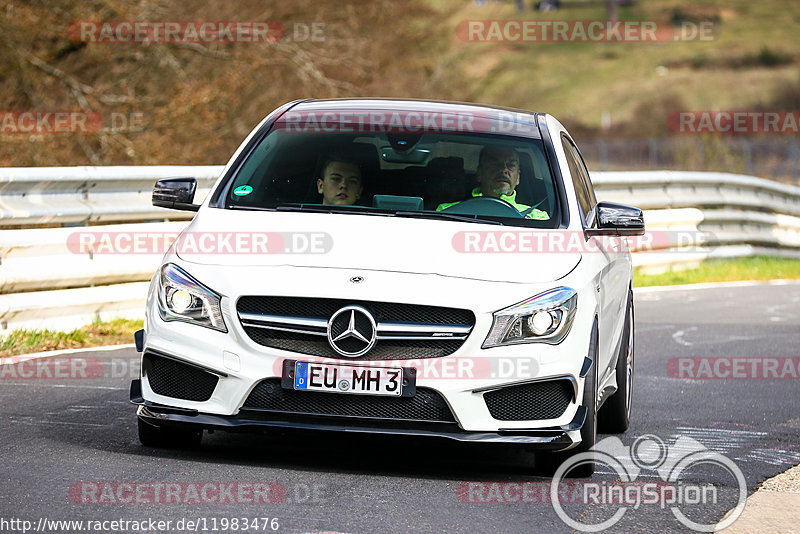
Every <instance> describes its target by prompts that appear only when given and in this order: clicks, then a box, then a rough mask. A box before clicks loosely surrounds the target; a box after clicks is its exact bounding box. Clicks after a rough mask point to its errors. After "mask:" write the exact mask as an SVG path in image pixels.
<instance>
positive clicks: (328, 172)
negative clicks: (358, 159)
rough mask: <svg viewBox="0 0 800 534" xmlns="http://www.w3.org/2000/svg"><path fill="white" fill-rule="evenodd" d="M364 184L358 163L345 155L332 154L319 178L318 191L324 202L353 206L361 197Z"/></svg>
mask: <svg viewBox="0 0 800 534" xmlns="http://www.w3.org/2000/svg"><path fill="white" fill-rule="evenodd" d="M363 191H364V185H363V184H362V182H361V169H360V168H359V166H358V164H356V163H354V162H353V161H351V160H349V159H348V158H346V157H343V156H338V155H337V156H330V157H328V159H327V160H326V161H325V164H324V165H323V166H322V173H321V177H320V178H318V179H317V192H318V193H320V194H321V195H322V203H323V204H337V205H339V206H352V205H353V204H355V203H356V202H357V201H358V199H360V198H361V193H362V192H363Z"/></svg>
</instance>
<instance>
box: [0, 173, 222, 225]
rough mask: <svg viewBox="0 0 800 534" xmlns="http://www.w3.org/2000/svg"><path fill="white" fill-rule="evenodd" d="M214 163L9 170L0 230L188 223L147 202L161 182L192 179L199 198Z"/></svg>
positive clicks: (0, 177) (1, 176)
mask: <svg viewBox="0 0 800 534" xmlns="http://www.w3.org/2000/svg"><path fill="white" fill-rule="evenodd" d="M222 169H223V167H222V166H220V165H198V166H178V165H174V166H173V165H158V166H149V167H122V166H120V167H10V168H4V169H0V228H2V227H8V226H15V227H18V226H27V227H34V226H44V225H52V224H59V225H61V224H70V225H81V224H91V223H109V222H134V221H146V220H159V219H160V220H165V219H169V220H183V219H191V218H192V215H193V214H192V213H189V212H181V211H172V210H164V209H162V208H157V207H155V206H153V205H152V204H151V202H150V199H151V195H152V193H153V185H154V184H155V182H156V180H158V179H161V178H169V177H179V176H193V177H195V178H197V180H198V184H197V188H198V191H197V193H196V195H195V198H196V199H198V200H200V199H202V198H205V196H206V195H207V194H208V192H209V190H210V189H211V187H212V186H213V185H214V182H215V181H216V179H217V178H218V177H219V175H220V173H221V172H222Z"/></svg>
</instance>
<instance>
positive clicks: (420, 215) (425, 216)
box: [395, 211, 505, 226]
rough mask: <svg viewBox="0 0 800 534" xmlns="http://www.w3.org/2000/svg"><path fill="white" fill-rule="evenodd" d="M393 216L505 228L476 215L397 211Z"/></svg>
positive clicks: (498, 222) (499, 223) (498, 223)
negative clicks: (492, 225)
mask: <svg viewBox="0 0 800 534" xmlns="http://www.w3.org/2000/svg"><path fill="white" fill-rule="evenodd" d="M395 215H397V216H398V217H411V218H414V219H449V220H451V221H460V222H468V223H479V224H494V225H499V226H505V225H504V224H503V223H501V222H500V221H493V220H491V219H481V218H479V217H478V216H477V215H471V216H470V215H454V214H452V213H442V212H440V211H397V212H395Z"/></svg>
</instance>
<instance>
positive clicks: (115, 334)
mask: <svg viewBox="0 0 800 534" xmlns="http://www.w3.org/2000/svg"><path fill="white" fill-rule="evenodd" d="M141 328H142V320H141V319H138V320H131V319H113V320H111V321H95V322H93V323H92V324H88V325H85V326H82V327H80V328H76V329H75V330H72V331H70V332H58V331H54V330H12V331H11V332H9V333H8V334H4V335H3V336H2V337H0V357H7V356H14V355H17V354H28V353H31V352H42V351H48V350H61V349H76V348H83V347H98V346H103V345H122V344H125V343H133V333H134V332H135V331H137V330H139V329H141Z"/></svg>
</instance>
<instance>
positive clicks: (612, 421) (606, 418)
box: [600, 291, 634, 434]
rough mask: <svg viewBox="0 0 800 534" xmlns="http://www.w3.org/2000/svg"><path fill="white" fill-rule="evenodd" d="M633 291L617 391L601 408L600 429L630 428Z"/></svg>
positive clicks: (625, 328) (627, 313) (610, 431)
mask: <svg viewBox="0 0 800 534" xmlns="http://www.w3.org/2000/svg"><path fill="white" fill-rule="evenodd" d="M633 325H634V323H633V292H631V291H629V292H628V307H627V310H626V317H625V327H624V328H623V331H622V343H620V347H619V354H618V355H617V368H616V372H617V391H616V393H614V394H613V395H612V396H611V397H610V398H609V399H608V400H606V402H605V403H604V404H603V407H602V408H600V430H602V431H603V432H607V433H612V434H619V433H622V432H625V431H626V430H628V426H630V422H631V397H632V394H633V369H634V358H633V330H634V327H633Z"/></svg>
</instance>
